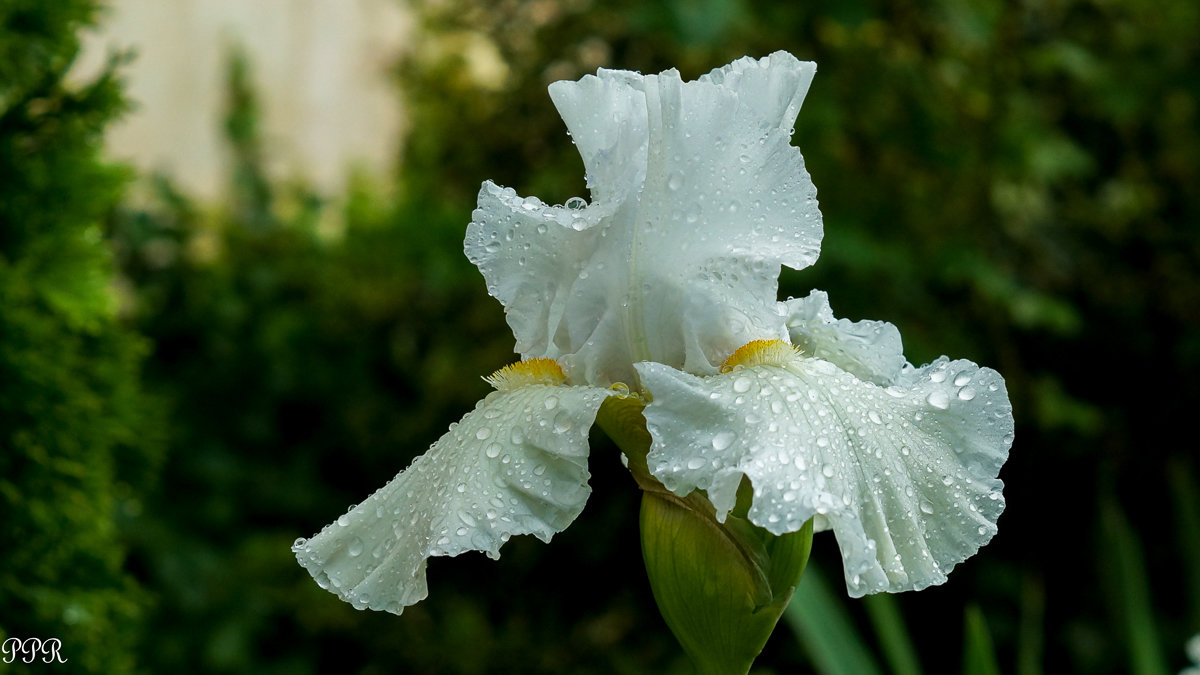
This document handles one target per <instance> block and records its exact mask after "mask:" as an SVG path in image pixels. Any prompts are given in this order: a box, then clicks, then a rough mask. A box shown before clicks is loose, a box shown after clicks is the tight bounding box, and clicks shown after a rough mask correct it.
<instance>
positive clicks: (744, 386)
mask: <svg viewBox="0 0 1200 675" xmlns="http://www.w3.org/2000/svg"><path fill="white" fill-rule="evenodd" d="M733 390H734V391H736V392H737V393H739V394H744V393H746V392H747V391H750V378H748V377H746V376H744V375H743V376H742V377H739V378H738V379H736V380H734V381H733Z"/></svg>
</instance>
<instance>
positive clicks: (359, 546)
mask: <svg viewBox="0 0 1200 675" xmlns="http://www.w3.org/2000/svg"><path fill="white" fill-rule="evenodd" d="M362 552H363V540H362V539H359V538H358V537H355V538H353V539H351V540H350V545H349V546H347V547H346V553H349V554H350V557H352V558H353V557H355V556H358V555H360V554H361V553H362Z"/></svg>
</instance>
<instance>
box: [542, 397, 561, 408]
mask: <svg viewBox="0 0 1200 675" xmlns="http://www.w3.org/2000/svg"><path fill="white" fill-rule="evenodd" d="M545 406H546V410H554V409H555V408H557V407H558V397H557V396H547V397H546V401H545Z"/></svg>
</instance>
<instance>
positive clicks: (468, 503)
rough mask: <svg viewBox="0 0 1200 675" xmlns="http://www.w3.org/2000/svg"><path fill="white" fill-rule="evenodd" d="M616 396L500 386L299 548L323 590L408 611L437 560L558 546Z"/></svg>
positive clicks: (576, 509) (579, 504) (582, 497)
mask: <svg viewBox="0 0 1200 675" xmlns="http://www.w3.org/2000/svg"><path fill="white" fill-rule="evenodd" d="M609 393H610V392H608V391H606V390H603V389H596V388H591V387H565V386H551V385H545V384H532V385H527V386H522V387H519V388H515V389H512V390H508V391H497V392H493V393H491V394H489V395H488V396H487V397H486V398H484V399H483V400H482V401H480V402H479V405H477V406H476V408H475V410H473V411H472V412H470V413H467V415H466V416H465V417H463V419H462V421H461V422H459V423H458V424H456V425H453V426H452V427H451V429H450V431H449V432H447V433H446V434H445V435H444V436H442V437H441V438H440V439H439V440H438V441H437V442H436V443H434V444H433V446H432V447H431V448H430V449H429V451H428V452H426V453H425V454H424V455H422V456H421V457H418V458H417V459H416V460H415V461H414V462H413V463H412V466H410V467H409V468H408V469H406V470H405V471H402V472H400V474H399V475H398V476H396V477H395V478H394V479H392V481H391V482H390V483H388V484H387V485H385V486H384V487H383V488H382V489H380V490H379V491H377V492H376V493H375V494H373V495H371V496H370V497H368V498H367V499H366V500H365V501H364V502H363V503H361V504H359V505H358V506H356V507H354V508H352V509H351V510H350V511H349V512H347V513H346V514H345V515H343V516H341V517H340V518H338V519H337V521H335V522H334V523H332V524H330V525H329V526H327V527H326V528H325V529H324V530H321V532H320V534H317V535H316V536H314V537H313V538H312V539H308V540H298V541H297V542H296V544H295V545H294V546H293V547H292V551H293V552H294V553H295V554H296V558H297V560H299V562H300V564H301V565H303V566H304V567H305V568H306V569H307V570H308V571H309V573H310V574H312V576H313V578H314V579H316V581H317V583H318V584H319V585H320V586H321V587H322V588H325V589H327V590H329V591H331V592H333V593H335V594H337V596H338V597H340V598H341V599H343V600H345V601H347V602H350V603H352V604H353V605H354V606H355V607H357V608H359V609H362V608H370V609H381V610H386V611H389V612H392V613H394V614H400V613H401V612H402V611H403V609H404V608H405V607H407V606H409V605H412V604H414V603H416V602H418V601H420V600H422V599H423V598H425V596H426V595H428V588H427V586H426V582H425V564H426V561H427V560H428V558H429V557H431V556H435V555H446V556H453V555H458V554H459V553H462V552H464V551H483V552H485V553H487V555H488V556H489V557H492V558H498V557H500V547H501V545H503V544H504V542H506V541H508V539H509V537H511V536H512V535H517V534H532V535H534V536H536V537H537V538H539V539H541V540H542V541H549V540H550V538H551V537H552V536H553V535H554V534H555V533H557V532H561V531H562V530H564V529H566V527H567V526H568V525H570V524H571V522H572V521H573V520H574V519H575V517H576V516H578V515H579V513H580V511H582V510H583V505H584V502H586V501H587V498H588V495H589V494H590V492H591V489H590V488H589V487H588V477H589V474H588V470H587V456H588V430H589V429H590V428H591V426H592V422H593V421H594V420H595V418H596V412H597V411H598V410H599V408H600V404H601V403H602V402H603V401H604V399H605V397H606V396H608V395H609Z"/></svg>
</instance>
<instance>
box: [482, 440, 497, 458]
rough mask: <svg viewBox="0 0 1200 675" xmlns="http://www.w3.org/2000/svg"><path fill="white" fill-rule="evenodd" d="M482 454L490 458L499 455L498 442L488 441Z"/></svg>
mask: <svg viewBox="0 0 1200 675" xmlns="http://www.w3.org/2000/svg"><path fill="white" fill-rule="evenodd" d="M483 454H485V455H487V456H488V457H489V458H491V459H496V458H497V457H499V456H500V444H499V443H495V442H493V443H488V446H487V447H486V448H484V450H483Z"/></svg>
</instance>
